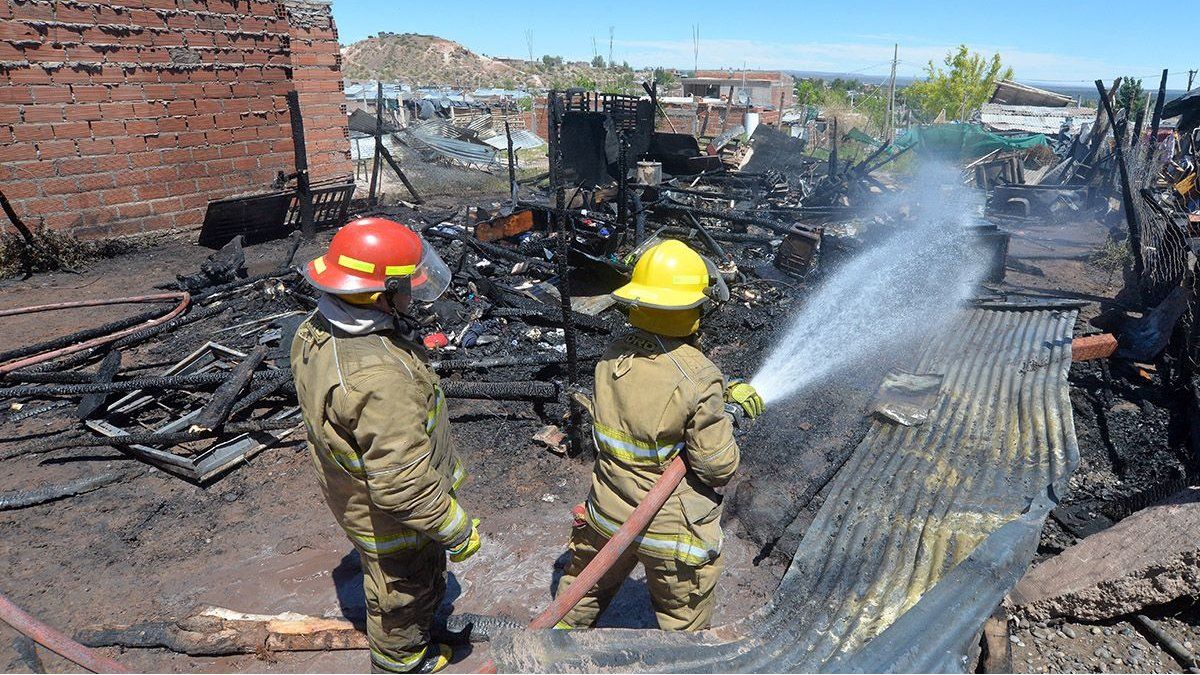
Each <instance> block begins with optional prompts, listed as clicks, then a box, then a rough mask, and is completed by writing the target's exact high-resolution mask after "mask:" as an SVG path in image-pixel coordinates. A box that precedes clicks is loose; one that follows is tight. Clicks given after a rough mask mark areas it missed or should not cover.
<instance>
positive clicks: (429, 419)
mask: <svg viewBox="0 0 1200 675" xmlns="http://www.w3.org/2000/svg"><path fill="white" fill-rule="evenodd" d="M433 391H434V394H433V409H432V410H430V411H429V414H428V415H427V416H426V417H425V433H427V434H430V435H432V434H433V430H434V429H437V425H438V415H439V414H441V412H442V408H444V407H445V406H446V397H445V395H444V394H442V388H441V387H434V388H433Z"/></svg>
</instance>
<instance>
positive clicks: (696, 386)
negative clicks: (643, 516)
mask: <svg viewBox="0 0 1200 675" xmlns="http://www.w3.org/2000/svg"><path fill="white" fill-rule="evenodd" d="M716 283H720V284H721V287H722V288H723V283H722V282H719V277H717V275H716V268H715V267H713V266H712V265H711V264H710V263H707V261H705V260H704V259H703V258H702V257H701V256H700V255H699V254H698V253H696V252H695V251H693V250H691V249H690V248H688V247H687V245H685V244H683V243H682V242H679V241H674V240H667V241H664V242H662V243H660V244H658V245H656V246H654V247H652V248H650V249H648V250H647V251H646V252H645V253H644V254H643V255H642V256H641V258H640V259H639V260H638V261H637V264H636V265H635V266H634V270H633V279H632V281H631V283H629V284H627V285H625V286H623V287H621V288H619V289H617V290H616V291H615V292H614V293H613V295H614V296H615V297H616V299H617V300H618V302H620V303H621V304H622V305H623V306H625V307H626V308H627V309H628V317H629V323H630V324H632V328H631V329H630V330H629V331H628V332H626V333H624V334H622V335H621V336H619V337H618V338H617V339H616V341H615V342H614V343H613V344H612V345H611V346H610V347H609V348H608V350H607V351H606V352H605V353H604V355H603V356H602V357H601V359H600V361H599V363H597V364H596V384H595V394H594V396H593V400H592V417H593V425H592V433H593V438H594V439H595V442H596V449H597V458H596V466H595V470H594V471H593V473H592V490H591V493H590V494H589V495H588V499H587V502H586V504H585V505H584V509H583V513H582V514H581V517H580V518H579V519H578V520H577V522H576V525H575V528H574V530H573V531H572V534H571V544H570V548H571V553H572V555H571V562H570V563H569V564H568V566H567V570H566V573H565V574H564V575H563V577H562V579H561V581H560V582H559V586H558V591H559V592H560V593H561V592H562V591H563V590H564V589H565V588H566V587H567V586H569V585H570V584H571V582H572V581H573V580H574V579H575V578H576V577H577V576H578V575H579V574H580V572H582V571H583V569H584V567H586V566H587V564H588V563H589V562H591V561H592V559H593V558H594V557H595V556H596V553H597V552H598V551H599V550H600V548H601V547H603V546H604V544H605V543H606V542H607V541H608V538H609V537H611V536H612V535H613V533H614V532H616V530H617V528H619V527H620V526H621V524H622V523H624V522H625V520H626V519H627V518H629V516H630V514H632V513H633V510H634V508H635V507H636V506H637V505H638V503H639V502H641V501H642V499H643V498H644V497H645V496H646V493H647V492H648V491H649V490H650V488H651V487H652V486H653V485H654V483H655V482H656V481H657V480H658V478H659V477H660V476H661V475H662V473H663V472H664V471H665V470H666V467H667V465H668V464H669V463H670V462H671V460H672V459H674V458H675V457H676V455H679V454H681V453H682V454H683V455H685V457H686V461H687V463H688V467H689V470H688V472H687V475H686V476H685V477H684V479H683V481H682V482H680V484H679V487H677V488H676V489H675V491H674V493H673V494H672V495H671V496H670V498H668V499H667V502H666V504H665V505H664V506H663V507H662V509H661V510H660V511H659V512H658V514H657V515H656V516H655V517H654V519H653V520H652V521H651V522H650V525H649V526H648V527H647V528H646V529H645V530H644V531H643V532H642V533H641V535H640V536H639V537H638V538H637V539H636V541H635V542H634V545H633V546H631V547H630V548H629V549H627V550H626V551H625V553H624V554H622V556H621V557H620V559H619V560H618V561H617V563H616V564H615V565H613V567H612V569H611V570H610V571H609V572H608V573H607V574H605V575H604V576H603V577H602V578H601V580H600V581H599V583H597V585H596V586H595V587H594V588H592V589H591V590H590V591H589V592H588V593H587V595H585V596H584V597H583V599H582V600H581V601H580V602H579V604H578V605H576V607H575V609H573V610H572V611H571V612H570V613H568V614H567V616H566V617H564V619H563V620H562V621H561V622H559V624H558V627H559V628H587V627H591V626H593V625H595V623H596V620H597V618H599V616H600V614H601V613H602V612H603V611H604V609H605V607H607V606H608V604H609V602H610V601H611V600H612V598H613V596H614V595H615V594H616V592H617V589H618V588H619V587H620V585H621V583H622V582H623V581H624V580H625V578H626V577H627V576H629V573H630V572H632V571H633V568H634V567H635V566H636V565H637V563H638V562H641V563H642V565H643V567H644V568H645V571H646V583H647V586H648V587H649V589H650V599H651V601H652V603H653V605H654V611H655V614H656V615H657V617H658V625H659V628H662V629H663V630H701V629H703V628H705V627H707V626H708V623H709V621H710V619H711V618H712V611H713V600H714V597H713V589H714V587H715V586H716V583H717V578H718V577H719V576H720V574H721V567H722V565H721V542H722V535H721V495H720V494H718V493H717V491H716V488H719V487H721V486H722V485H725V484H726V483H728V482H729V479H730V478H732V477H733V474H734V471H736V470H737V467H738V459H739V455H738V446H737V443H736V442H735V441H734V438H733V426H732V420H731V418H730V416H729V415H728V414H727V413H726V412H725V403H726V401H730V402H733V403H736V404H737V405H739V406H741V407H742V409H743V410H744V411H745V413H746V414H747V415H748V416H750V417H755V416H757V415H759V414H760V413H761V412H762V410H763V407H762V399H761V398H759V396H758V394H756V393H755V392H754V389H753V388H752V387H750V385H748V384H746V383H744V382H735V383H732V384H729V385H726V383H725V382H724V380H723V378H722V376H721V373H720V371H719V370H717V367H716V366H715V365H713V363H712V362H711V361H709V360H708V359H707V358H706V357H705V356H704V354H702V353H701V352H700V350H699V349H697V348H696V346H695V344H694V335H695V333H696V331H697V330H698V329H699V327H700V314H701V308H702V307H703V306H704V305H705V304H707V303H708V302H709V301H710V298H709V295H708V293H711V292H712V290H711V289H710V285H711V284H716Z"/></svg>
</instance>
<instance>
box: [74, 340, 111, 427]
mask: <svg viewBox="0 0 1200 675" xmlns="http://www.w3.org/2000/svg"><path fill="white" fill-rule="evenodd" d="M120 368H121V352H120V350H117V349H111V350H109V352H108V353H107V354H105V355H104V360H102V361H101V362H100V367H99V368H97V369H96V376H95V377H94V378H93V379H92V381H93V382H112V381H113V378H114V377H116V375H117V371H118V370H120ZM106 400H108V394H105V393H103V392H96V393H94V394H87V395H86V396H84V397H83V400H82V401H80V402H79V407H78V408H76V409H75V417H76V419H80V420H85V419H87V418H89V417H91V416H92V415H93V414H95V413H96V411H98V410H100V408H101V406H103V405H104V402H105V401H106Z"/></svg>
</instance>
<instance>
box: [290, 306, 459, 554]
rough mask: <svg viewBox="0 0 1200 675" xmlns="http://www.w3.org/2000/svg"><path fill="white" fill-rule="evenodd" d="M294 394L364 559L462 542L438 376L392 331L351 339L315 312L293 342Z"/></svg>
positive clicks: (455, 467)
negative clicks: (434, 544) (432, 545)
mask: <svg viewBox="0 0 1200 675" xmlns="http://www.w3.org/2000/svg"><path fill="white" fill-rule="evenodd" d="M291 361H292V371H293V373H294V375H295V380H296V393H297V395H298V397H299V399H300V407H301V409H302V411H303V413H304V422H305V426H306V427H307V429H308V447H309V451H310V454H311V456H312V461H313V464H314V465H315V466H316V468H317V475H318V478H319V480H320V483H321V488H322V490H323V492H324V493H325V500H326V502H328V504H329V508H330V509H331V510H332V511H333V514H334V517H335V518H336V519H337V521H338V524H340V525H341V526H342V528H343V529H344V530H345V531H346V534H347V535H348V536H349V537H350V539H351V541H353V542H354V544H355V546H356V547H357V548H358V549H359V550H360V551H361V552H363V553H364V554H367V555H374V556H387V555H391V554H394V553H398V552H400V551H404V550H413V549H417V548H421V547H424V546H426V545H428V544H430V543H431V542H436V543H437V544H439V545H441V546H443V547H447V548H449V547H452V546H455V545H457V544H459V543H461V542H462V541H463V540H464V539H465V538H466V537H467V536H469V534H470V531H471V521H470V518H468V517H467V514H466V513H465V512H464V511H463V509H462V507H460V506H459V505H458V501H457V500H456V499H455V497H454V490H455V488H457V487H458V486H459V485H461V483H462V481H463V480H464V479H465V478H466V472H465V470H464V468H463V465H462V462H461V461H460V460H459V458H458V456H457V455H456V453H455V451H454V444H453V441H452V440H451V438H450V425H449V420H448V418H447V414H446V406H445V401H444V398H443V395H442V391H441V388H440V387H439V386H438V377H437V375H435V374H434V373H433V371H432V370H431V369H430V368H429V366H428V365H427V363H426V362H425V360H424V350H423V349H422V348H421V347H420V346H418V345H416V344H414V343H411V342H408V341H407V340H404V339H403V338H401V337H399V336H398V335H396V334H395V333H394V332H391V331H387V332H375V333H369V334H365V335H349V334H347V333H344V332H342V331H341V330H339V329H338V328H336V327H335V326H333V325H331V324H330V322H329V321H328V320H327V319H325V318H324V317H323V316H322V315H321V314H320V313H319V312H318V313H314V314H313V316H312V317H310V318H309V319H308V320H307V321H305V322H304V323H303V324H301V326H300V328H299V330H298V331H297V332H296V338H295V340H294V341H293V342H292V354H291Z"/></svg>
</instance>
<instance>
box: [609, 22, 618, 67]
mask: <svg viewBox="0 0 1200 675" xmlns="http://www.w3.org/2000/svg"><path fill="white" fill-rule="evenodd" d="M615 30H616V29H615V28H614V27H612V26H609V27H608V67H609V68H612V64H613V56H612V54H613V52H612V47H613V32H614V31H615Z"/></svg>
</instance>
